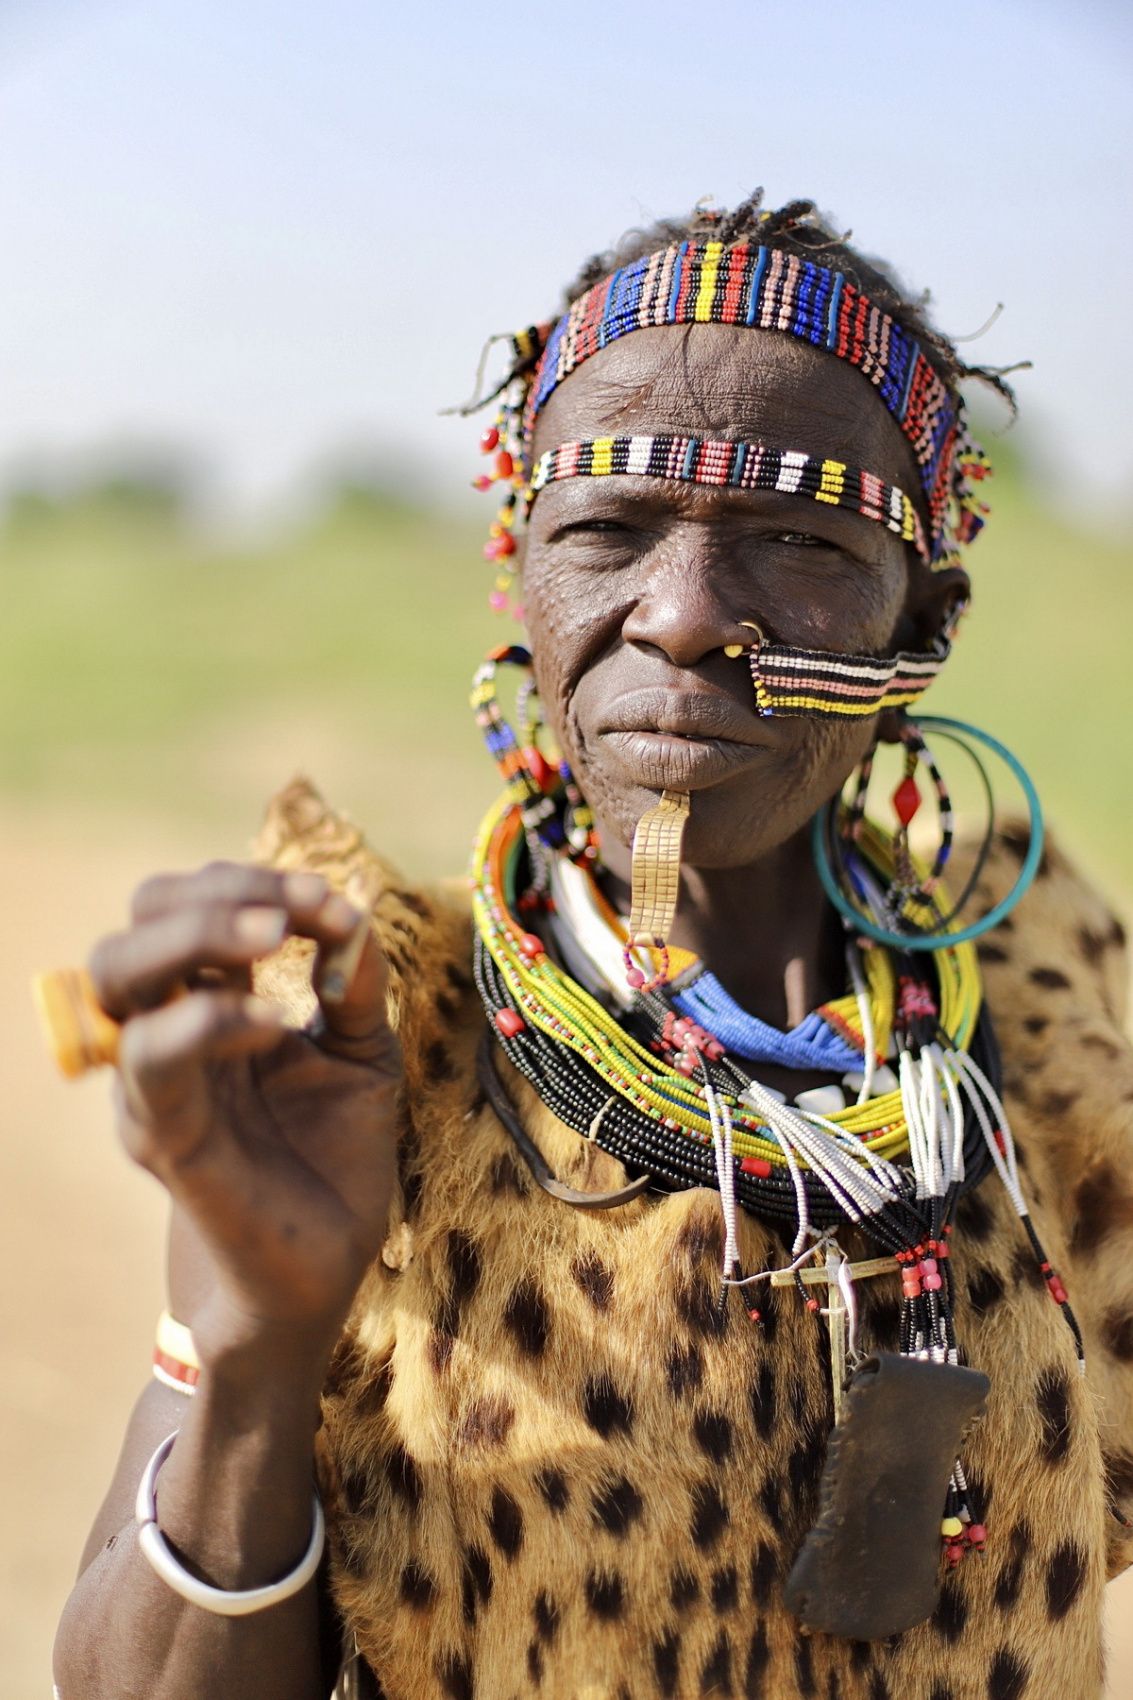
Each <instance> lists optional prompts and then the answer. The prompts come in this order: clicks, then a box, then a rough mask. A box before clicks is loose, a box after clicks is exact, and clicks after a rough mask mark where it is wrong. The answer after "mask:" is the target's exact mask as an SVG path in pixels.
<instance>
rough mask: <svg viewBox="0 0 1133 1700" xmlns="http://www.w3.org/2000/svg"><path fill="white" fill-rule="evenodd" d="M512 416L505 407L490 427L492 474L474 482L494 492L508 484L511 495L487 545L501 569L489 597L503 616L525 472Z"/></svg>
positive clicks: (484, 442)
mask: <svg viewBox="0 0 1133 1700" xmlns="http://www.w3.org/2000/svg"><path fill="white" fill-rule="evenodd" d="M509 423H510V415H509V412H508V409H507V408H506V406H501V407H500V409H499V412H498V413H497V414H496V419H495V423H494V424H492V425H489V426H488V428H487V430H486V431H484V432H483V434H482V435H481V438H480V449H481V452H482V453H483V454H486V455H491V456H492V457H493V459H492V470H491V472H482V473H481V474H480V476H479V477H478V478H474V479H473V481H472V487H473V489H475V490H490V489H491V488H492V486H493V484H499V483H502V484H505V485H506V486H507V493H506V495H505V496H504V498H503V501H502V502H501V503H500V506H499V508H498V510H497V512H496V517H495V519H494V520H493V521H492V523H491V525H490V526H489V527H488V541H487V542H486V543H485V545H484V559H485V560H486V561H494V562H495V564H496V567H497V569H498V570H497V573H496V582H495V585H494V586H493V588H492V590H491V591H490V592H489V595H488V605H489V607H491V608H494V609H495V611H496V612H497V613H498V614H502V613H504V612H505V611H506V609H507V608H508V606H509V598H510V592H511V589H512V585H513V582H514V579H515V572H514V569H513V568H512V566H511V564H510V563H511V561H512V559H513V557H514V555H515V552H516V547H517V545H516V541H515V516H516V506H517V503H518V500H519V490H520V487H521V486H522V483H523V474H522V472H517V470H516V456H515V454H514V453H513V449H512V447H510V446H509V444H508V440H507V438H508V427H509Z"/></svg>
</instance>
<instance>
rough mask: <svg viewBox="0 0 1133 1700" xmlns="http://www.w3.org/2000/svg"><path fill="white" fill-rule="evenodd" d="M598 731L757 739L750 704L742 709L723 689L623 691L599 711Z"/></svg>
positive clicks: (756, 724)
mask: <svg viewBox="0 0 1133 1700" xmlns="http://www.w3.org/2000/svg"><path fill="white" fill-rule="evenodd" d="M598 731H599V732H600V733H607V732H651V733H669V734H671V735H672V736H673V737H676V738H692V739H697V740H702V739H709V740H723V741H725V742H727V743H732V744H756V743H757V742H759V741H760V740H759V737H758V734H759V721H758V719H757V718H756V715H755V706H754V703H753V705H752V707H751V708H744V707H743V706H742V705H741V704H740V703H738V702H736V701H735V699H734V698H733V697H730V696H727V695H725V693H724V692H723V691H715V690H698V691H690V690H680V689H668V690H665V689H658V688H657V687H652V688H649V689H642V690H636V691H626V692H624V694H623V695H622V696H619V697H615V698H614V700H613V702H612V703H610V704H609V705H608V707H607V708H605V709H604V710H603V712H602V715H601V718H600V720H599V723H598Z"/></svg>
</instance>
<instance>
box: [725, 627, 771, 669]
mask: <svg viewBox="0 0 1133 1700" xmlns="http://www.w3.org/2000/svg"><path fill="white" fill-rule="evenodd" d="M739 623H740V625H741V626H746V627H747V628H748V630H749V631H753V632H754V633H755V639H754V641H753V642H752V643H750V644H747V643H726V644H725V645H724V654H725V655H727V656H728V657H729V658H730V659H731V660H733V661H734V660H735V659H736V657H737V656H738V655H742V654H743V652H744V650H745V649H758V648H759V647H760V645H761V644H762V642H763V628H762V627H761V626H757V625H756V623H755V621H754V620H741V621H740V622H739Z"/></svg>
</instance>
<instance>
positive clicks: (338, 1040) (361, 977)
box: [314, 911, 399, 1068]
mask: <svg viewBox="0 0 1133 1700" xmlns="http://www.w3.org/2000/svg"><path fill="white" fill-rule="evenodd" d="M352 946H353V947H354V948H352ZM314 986H315V993H316V995H317V997H318V999H319V1012H320V1019H319V1024H318V1029H317V1032H316V1033H315V1037H316V1038H317V1040H318V1043H319V1045H320V1046H321V1047H322V1049H323V1050H324V1051H331V1052H333V1053H334V1054H335V1055H336V1056H342V1057H350V1058H351V1059H352V1060H354V1061H355V1062H364V1063H369V1064H371V1065H373V1066H376V1067H391V1068H396V1067H397V1066H398V1062H397V1059H398V1056H399V1052H398V1046H397V1040H396V1039H395V1037H394V1035H393V1034H392V1033H391V1031H390V1027H389V1022H388V1020H387V1019H386V962H385V957H384V956H383V954H382V952H381V950H380V948H379V946H378V942H377V940H376V939H375V937H374V933H373V927H372V925H371V922H370V918H369V916H368V915H364V914H362V913H361V912H358V911H356V912H355V922H354V927H353V929H352V931H351V934H350V935H348V938H347V942H346V944H345V946H343V947H341V948H335V949H329V950H328V949H327V948H325V947H324V948H323V949H321V950H320V951H319V954H318V957H317V959H316V962H315V972H314Z"/></svg>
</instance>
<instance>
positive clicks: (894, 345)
mask: <svg viewBox="0 0 1133 1700" xmlns="http://www.w3.org/2000/svg"><path fill="white" fill-rule="evenodd" d="M691 324H721V325H743V326H748V327H750V328H752V329H755V330H775V331H783V332H786V333H787V334H788V335H790V336H794V337H798V338H799V339H800V340H802V341H804V342H808V343H810V344H811V346H812V347H815V348H821V349H825V350H826V351H827V352H829V353H831V354H834V355H836V356H837V357H838V358H839V359H841V360H846V361H848V362H849V364H850V365H852V366H855V367H857V369H858V370H859V371H860V372H861V373H862V374H863V375H864V376H865V377H867V378H868V379H869V381H870V382H871V383H872V384H873V385H874V387H875V388H876V390H877V391H878V394H879V395H880V397H881V399H882V401H883V403H884V404H885V407H886V408H887V409H888V411H889V412H890V414H891V415H892V416H893V418H894V419H895V420H896V421H897V424H898V425H899V426H900V428H901V431H902V432H903V434H904V436H905V437H906V439H907V440H908V442H909V443H910V444H911V446H912V449H913V452H914V454H915V456H916V459H917V464H918V466H919V468H920V477H921V486H922V490H923V494H924V499H925V503H926V507H927V510H928V515H929V534H930V537H931V563H932V565H933V566H934V567H937V568H941V567H946V566H952V565H955V564H957V562H958V549H959V546H960V545H961V544H964V543H968V542H970V541H971V540H972V539H973V538H974V537H975V535H976V533H977V532H978V531H979V530H980V528H981V526H982V525H983V523H984V515H985V514H986V511H987V510H986V508H985V507H984V505H983V503H981V502H980V501H979V500H978V498H977V495H976V488H975V487H976V486H977V485H978V484H979V483H980V482H981V481H982V479H983V478H985V477H986V476H987V474H988V473H989V472H990V470H991V469H990V467H989V465H988V462H987V459H986V457H985V456H984V454H983V451H982V449H980V447H979V446H978V444H976V443H975V442H974V441H973V440H972V438H971V437H970V435H969V433H968V430H967V426H966V423H965V420H964V409H963V403H962V402H961V400H960V398H959V397H958V396H957V395H956V394H955V393H954V392H953V391H952V390H951V389H950V388H949V386H948V385H947V384H946V383H945V381H944V379H943V378H942V377H941V376H940V374H939V373H938V372H937V370H936V368H935V367H934V366H933V365H932V363H931V361H930V360H929V359H928V357H927V356H926V354H925V353H924V351H923V349H922V348H921V345H920V343H919V342H918V341H917V339H916V338H915V337H914V336H913V335H912V334H911V333H910V332H908V331H906V330H905V329H903V327H902V326H901V325H899V324H898V323H897V322H896V320H894V319H893V318H891V317H890V315H889V314H888V313H884V312H882V310H881V309H880V308H879V307H877V306H875V305H874V303H873V302H872V301H871V300H870V299H869V297H868V296H867V295H864V294H863V293H862V292H861V290H859V289H858V288H857V287H856V285H855V284H854V283H853V282H852V281H851V280H850V279H849V278H848V277H847V276H846V275H845V274H844V273H842V272H836V271H831V270H829V269H828V268H827V267H825V266H818V265H815V264H814V262H813V261H811V260H804V259H801V258H800V257H799V256H798V255H796V254H786V253H783V252H782V250H780V249H777V248H769V247H765V246H762V245H758V246H753V245H752V244H751V243H748V242H739V243H736V244H735V245H734V246H732V247H725V246H724V244H723V243H721V242H691V241H685V242H681V243H679V244H678V245H677V246H675V247H672V248H664V249H661V250H659V251H658V252H657V253H654V254H650V255H647V256H645V257H644V258H642V259H639V260H634V261H632V262H631V263H630V264H629V265H626V266H621V267H619V268H618V270H617V271H615V272H613V273H612V274H611V275H610V276H609V277H607V278H605V279H603V281H602V282H600V283H597V284H595V285H594V286H593V288H592V289H589V290H587V292H586V293H585V294H584V295H581V296H579V298H578V299H577V300H576V301H575V302H573V303H572V305H571V306H570V308H569V309H568V310H567V312H566V313H565V314H564V315H563V316H562V318H560V319H559V320H558V322H557V323H556V324H555V325H553V326H552V327H551V328H550V330H549V331H548V332H547V335H546V339H545V342H544V344H543V349H542V353H541V354H540V355H539V358H538V361H537V363H536V365H535V367H534V371H533V372H532V373H531V375H530V378H529V380H525V398H524V403H523V417H522V433H521V443H520V445H519V446H520V448H521V450H522V451H523V457H524V458H525V459H526V458H529V449H530V442H531V437H532V433H533V431H534V426H535V420H536V418H537V416H538V414H539V411H540V409H541V408H542V407H543V406H544V404H545V403H546V401H547V400H548V398H549V397H550V396H551V395H552V394H553V392H554V391H555V389H556V388H557V387H558V385H559V384H561V383H562V381H563V379H564V378H566V377H568V376H569V375H570V373H571V372H573V371H574V370H575V369H576V367H578V366H579V365H581V363H582V362H583V361H584V360H586V359H588V358H589V357H590V355H592V354H596V353H597V352H598V351H599V350H600V349H602V348H605V347H606V346H607V344H608V343H611V342H614V341H615V340H616V339H617V338H618V337H622V336H626V335H628V333H629V332H630V331H635V330H644V329H647V328H649V327H650V326H654V325H691ZM539 334H540V333H539V332H538V331H536V332H534V333H533V332H532V331H531V330H527V331H524V332H522V333H521V335H520V337H517V338H516V339H515V343H514V346H515V349H516V354H517V358H521V359H528V360H529V359H531V358H532V357H533V351H534V348H535V346H537V340H538V337H539Z"/></svg>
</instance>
